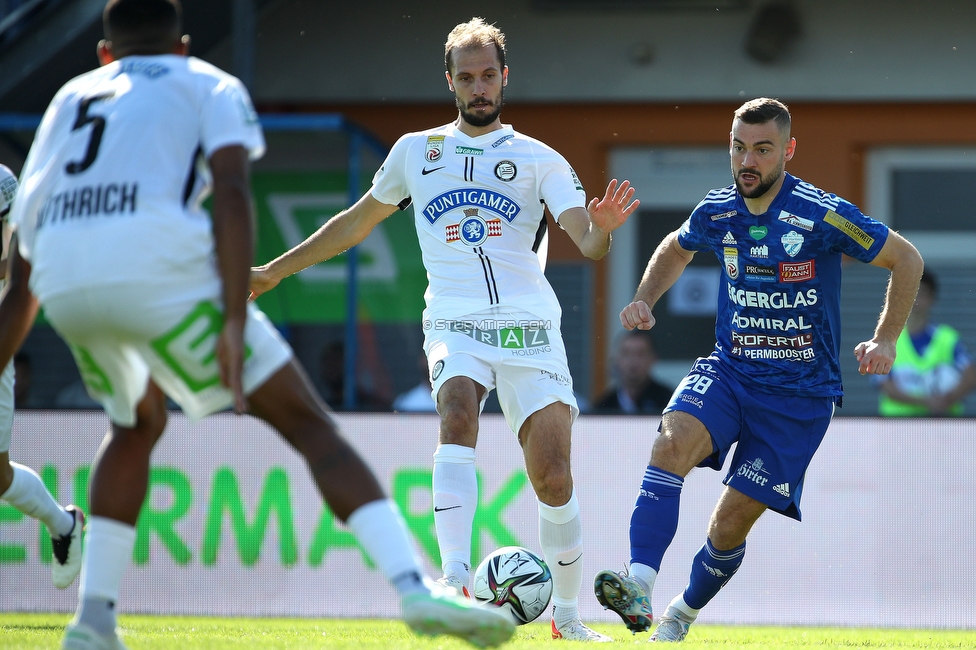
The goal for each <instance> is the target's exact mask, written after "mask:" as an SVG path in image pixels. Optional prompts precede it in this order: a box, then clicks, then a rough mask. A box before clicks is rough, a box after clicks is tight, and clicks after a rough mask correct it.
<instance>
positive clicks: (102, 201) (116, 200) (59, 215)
mask: <svg viewBox="0 0 976 650" xmlns="http://www.w3.org/2000/svg"><path fill="white" fill-rule="evenodd" d="M138 195H139V184H138V183H107V184H105V185H89V186H85V187H80V188H76V189H73V190H68V191H66V192H58V193H57V194H54V195H52V196H50V197H48V199H47V201H45V202H44V205H43V207H41V210H40V212H39V214H38V216H37V229H38V230H40V229H41V228H42V227H44V226H45V225H46V224H54V223H56V222H58V221H62V222H64V221H73V220H75V219H85V218H91V217H100V216H105V217H111V216H114V215H121V214H133V213H135V211H136V210H137V209H138V201H137V199H138Z"/></svg>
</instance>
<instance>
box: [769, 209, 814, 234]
mask: <svg viewBox="0 0 976 650" xmlns="http://www.w3.org/2000/svg"><path fill="white" fill-rule="evenodd" d="M777 218H778V219H779V220H780V221H782V222H784V223H788V224H790V225H791V226H796V227H797V228H802V229H803V230H806V231H812V230H813V222H812V221H811V220H809V219H804V218H803V217H798V216H796V215H795V214H790V213H789V212H787V211H786V210H780V211H779V217H777Z"/></svg>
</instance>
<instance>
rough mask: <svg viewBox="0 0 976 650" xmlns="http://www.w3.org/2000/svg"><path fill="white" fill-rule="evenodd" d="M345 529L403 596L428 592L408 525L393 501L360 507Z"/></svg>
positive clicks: (376, 502)
mask: <svg viewBox="0 0 976 650" xmlns="http://www.w3.org/2000/svg"><path fill="white" fill-rule="evenodd" d="M346 525H347V526H349V528H350V529H351V530H352V532H353V535H355V536H356V539H357V540H358V541H359V543H360V544H362V547H363V548H364V549H366V554H367V555H369V557H370V559H372V560H373V562H375V563H376V566H377V567H379V570H380V572H381V573H382V574H383V575H384V576H385V577H386V579H387V580H389V581H390V583H391V584H392V585H393V586H394V587H395V588H396V590H397V591H398V592H399V593H400V595H401V596H405V595H407V594H408V593H414V592H418V591H424V590H427V589H428V588H427V587H426V586H425V585H424V583H423V569H421V567H420V560H419V559H418V557H417V554H416V552H415V551H414V548H413V540H411V538H410V533H409V532H408V531H407V524H406V522H404V521H403V516H402V515H401V514H400V509H399V508H397V506H396V504H395V503H393V500H392V499H379V500H378V501H372V502H370V503H367V504H366V505H364V506H360V507H359V508H357V509H356V510H355V511H354V512H353V513H352V514H351V515H349V518H348V519H347V520H346Z"/></svg>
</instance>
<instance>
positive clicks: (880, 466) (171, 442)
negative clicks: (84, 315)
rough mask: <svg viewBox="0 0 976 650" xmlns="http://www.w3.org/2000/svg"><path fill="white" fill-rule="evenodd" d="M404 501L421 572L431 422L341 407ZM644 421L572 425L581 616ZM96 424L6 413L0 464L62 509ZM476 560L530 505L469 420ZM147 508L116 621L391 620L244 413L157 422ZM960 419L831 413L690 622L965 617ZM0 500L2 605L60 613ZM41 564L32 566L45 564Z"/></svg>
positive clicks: (967, 624) (673, 582)
mask: <svg viewBox="0 0 976 650" xmlns="http://www.w3.org/2000/svg"><path fill="white" fill-rule="evenodd" d="M337 419H338V420H339V422H340V423H341V425H342V426H343V427H344V429H345V431H346V432H347V433H348V437H349V438H350V439H351V440H352V442H353V443H354V444H355V446H356V447H357V448H358V449H359V450H360V451H361V452H363V453H364V454H365V455H366V456H367V457H368V458H369V460H370V463H371V464H372V466H373V467H374V469H375V470H376V472H377V473H378V474H379V475H380V477H381V480H382V481H383V483H384V484H385V485H386V486H388V487H389V490H390V492H391V494H393V495H394V497H395V498H396V499H397V500H398V501H399V502H400V505H401V508H402V509H403V510H404V514H405V516H406V519H407V521H408V522H409V523H410V525H411V530H413V532H414V536H415V540H416V541H417V546H418V549H421V552H422V554H423V555H424V558H425V562H426V564H427V568H428V570H429V571H430V572H431V573H434V572H435V570H434V565H433V564H432V562H431V556H430V554H429V553H427V549H431V548H434V546H433V519H432V514H431V512H430V505H431V498H430V467H431V454H432V452H433V448H434V445H435V440H436V434H435V432H436V428H437V421H436V418H435V417H434V416H428V415H396V414H393V415H391V414H383V415H371V414H370V415H365V414H353V415H338V416H337ZM657 423H658V419H657V418H654V417H595V416H583V417H582V418H580V420H579V421H578V422H577V424H576V426H575V428H574V443H575V444H574V446H573V456H574V458H573V461H574V467H575V479H576V485H577V492H578V495H579V498H580V503H581V508H582V514H583V522H584V535H585V545H586V546H585V548H586V550H585V557H584V581H583V590H582V595H581V609H582V613H583V617H584V619H586V620H594V621H597V620H600V621H613V620H617V619H616V617H615V616H613V615H608V613H607V612H604V611H603V610H602V609H601V608H600V607H599V605H598V604H597V602H596V600H595V599H594V598H593V596H592V593H591V586H590V585H591V582H590V580H591V579H592V576H593V575H594V574H595V573H596V572H597V571H598V570H600V569H604V568H613V569H620V568H622V567H623V566H624V563H625V561H626V560H627V559H628V546H629V544H628V523H629V520H630V511H631V507H632V505H633V502H634V498H635V496H636V493H637V488H638V481H639V480H640V478H641V476H642V474H643V470H644V467H645V464H646V461H647V456H648V453H649V450H650V445H651V441H652V439H653V436H654V434H655V431H656V429H657ZM106 428H107V420H106V419H105V416H104V415H102V414H94V413H65V412H31V411H24V412H18V414H17V418H16V422H15V426H14V432H13V445H12V448H11V454H10V455H11V458H12V459H14V460H16V461H19V462H21V463H24V464H27V465H30V466H32V467H34V468H36V469H37V470H38V471H39V472H41V474H42V476H44V477H45V479H46V481H47V482H48V483H49V485H50V486H51V487H52V488H53V489H55V490H56V492H57V494H58V495H59V497H60V498H61V499H62V501H63V502H68V501H73V502H81V503H84V502H85V501H86V499H85V498H84V496H83V493H84V488H83V486H84V485H85V483H86V480H87V472H88V468H89V464H90V462H91V459H92V457H93V456H94V453H95V450H96V449H97V446H98V444H99V442H100V440H101V438H102V435H103V433H104V431H105V430H106ZM480 443H481V444H480V448H479V452H478V468H479V471H480V473H481V477H482V483H483V485H482V495H481V503H482V506H481V511H480V513H479V515H478V529H479V531H480V534H479V543H480V550H479V554H478V555H479V557H481V556H483V555H484V554H486V553H488V552H489V551H491V550H493V549H494V548H495V547H497V546H502V545H508V544H519V545H524V546H528V547H530V548H532V549H534V550H536V551H538V550H539V544H538V528H537V522H536V518H537V514H536V513H537V511H536V505H535V500H534V497H533V495H532V491H531V487H530V486H529V485H528V483H527V480H526V479H525V475H524V472H523V469H522V458H521V453H520V450H519V447H518V445H517V443H516V440H515V438H514V436H513V435H512V434H511V433H510V432H509V431H508V430H507V428H506V426H505V423H504V421H503V420H502V419H501V417H500V416H492V415H488V416H485V417H483V419H482V427H481V440H480ZM723 476H724V473H718V472H713V471H711V470H696V471H695V472H693V473H692V474H691V475H690V476H689V478H688V479H687V481H686V484H685V490H684V492H683V495H682V505H681V508H682V509H681V524H680V527H679V529H678V532H677V535H676V537H675V541H674V543H673V545H672V547H671V550H670V552H669V553H668V555H667V556H666V558H665V562H664V564H663V566H662V570H661V575H660V577H659V579H658V582H657V587H656V589H655V592H654V597H653V605H654V609H655V610H656V611H659V612H660V611H663V610H664V608H665V607H666V605H667V602H668V601H669V600H670V599H671V597H673V596H674V595H675V594H677V593H678V592H679V591H680V590H681V589H682V588H683V587H684V584H685V581H686V579H687V575H688V571H689V568H690V562H691V558H692V557H693V556H694V554H695V552H696V551H697V550H698V548H699V547H700V546H701V544H702V542H703V540H704V537H703V536H704V531H705V527H706V525H707V522H708V517H709V514H710V512H711V509H712V506H713V505H714V503H715V500H716V498H717V496H718V494H719V492H720V490H721V479H722V478H723ZM153 486H154V487H153V490H152V494H151V496H150V500H149V503H150V507H149V510H150V511H151V513H152V514H151V516H149V517H145V516H144V518H143V520H142V521H141V522H140V532H139V536H138V540H137V544H136V551H135V556H136V557H135V559H134V562H133V564H132V565H131V566H130V568H129V569H128V570H127V572H126V574H125V579H124V582H123V586H122V598H121V603H120V611H121V612H122V613H123V614H125V613H157V614H201V615H202V614H212V615H228V616H237V615H241V616H255V615H267V616H307V617H392V616H395V615H396V613H397V603H396V599H395V598H394V597H393V592H392V590H391V588H390V587H388V585H387V584H386V583H385V581H384V580H383V578H382V576H380V575H379V573H378V572H377V571H376V570H375V568H373V567H372V566H371V565H369V564H368V563H367V561H366V560H365V559H364V556H363V555H362V554H361V553H360V551H359V550H358V548H357V547H355V545H354V544H353V543H352V540H351V536H350V535H349V533H348V530H347V529H345V528H344V527H343V526H341V525H339V524H333V523H332V518H331V516H328V517H323V516H322V515H323V509H322V506H321V502H320V500H319V499H318V497H317V493H316V492H315V489H314V486H313V484H312V482H311V480H310V478H309V475H308V473H307V471H306V469H305V467H304V465H303V463H302V462H301V460H300V458H299V457H298V456H297V455H296V454H295V453H294V452H293V451H292V450H291V449H290V448H289V447H287V446H286V445H285V444H283V443H282V442H281V441H280V440H278V439H277V438H276V437H275V436H274V435H273V434H272V433H271V432H270V430H268V429H267V428H266V427H264V426H263V425H262V424H261V423H259V422H258V421H256V420H254V419H251V418H241V417H237V416H234V415H231V414H222V415H219V416H216V417H213V418H211V419H208V420H205V421H203V422H202V423H196V424H191V423H189V422H188V421H187V420H186V419H185V418H184V417H183V416H182V415H181V414H177V413H173V414H171V417H170V424H169V429H168V432H167V435H166V436H165V437H164V438H163V441H162V442H161V443H160V445H159V446H158V447H157V449H156V451H155V453H154V455H153ZM974 493H976V421H974V420H952V421H949V420H929V421H922V420H915V421H892V420H880V419H853V418H838V419H836V420H835V421H834V423H833V425H832V426H831V429H830V431H829V432H828V434H827V438H826V440H825V442H824V444H823V446H822V448H821V450H820V452H819V454H818V456H817V457H816V459H815V460H814V462H813V465H812V466H811V468H810V471H809V472H808V475H807V481H806V486H805V489H804V498H803V503H802V506H803V507H802V509H803V513H804V521H803V522H802V524H801V523H798V522H795V521H793V520H791V519H787V518H785V517H781V516H779V515H776V514H773V513H767V514H766V515H764V516H763V518H762V519H760V521H759V523H758V524H757V526H756V529H755V530H754V532H753V534H752V536H751V537H750V540H749V546H748V552H747V553H746V558H745V563H744V564H743V566H742V569H741V570H740V571H739V573H738V575H737V576H736V577H735V578H734V579H733V580H732V581H731V582H730V583H729V585H728V586H727V587H726V588H725V589H724V590H723V591H722V592H721V593H720V594H719V596H718V597H717V598H716V599H715V601H714V602H712V603H711V604H710V605H709V606H708V607H707V608H706V609H705V610H704V611H703V613H702V615H701V618H700V620H701V621H702V622H714V623H741V624H804V625H837V626H851V625H854V626H890V627H930V626H933V625H937V626H944V627H949V628H973V627H976V614H974V612H973V609H972V603H973V602H976V587H974V584H973V580H972V578H971V575H970V574H971V571H970V570H969V568H968V567H969V563H968V561H967V559H966V558H968V557H969V555H971V552H972V550H973V549H974V548H976V546H974V543H973V522H974V521H976V500H974V499H973V498H972V495H973V494H974ZM18 515H19V513H18V512H17V511H15V510H13V509H12V508H10V507H9V506H7V505H6V504H2V505H0V611H57V612H70V611H72V610H73V608H74V605H75V602H76V597H77V583H76V584H75V585H72V586H71V587H69V588H68V589H66V590H64V591H58V590H57V589H55V588H54V587H53V586H52V585H51V580H50V572H49V569H50V565H49V562H50V559H49V558H50V551H49V546H48V545H47V544H45V543H43V542H42V540H44V536H43V535H41V534H40V529H39V526H38V524H37V522H35V521H34V520H32V519H29V518H27V517H22V516H18ZM45 558H47V559H46V560H45Z"/></svg>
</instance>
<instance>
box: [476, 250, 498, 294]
mask: <svg viewBox="0 0 976 650" xmlns="http://www.w3.org/2000/svg"><path fill="white" fill-rule="evenodd" d="M474 250H475V251H476V252H477V253H478V257H479V258H481V268H482V270H483V271H484V272H485V284H487V285H488V304H490V305H497V304H498V302H499V300H498V285H497V284H495V272H494V271H493V270H492V268H491V260H490V259H488V256H487V255H485V249H484V248H482V247H481V246H479V247H478V248H476V249H474ZM492 291H494V295H492Z"/></svg>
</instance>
